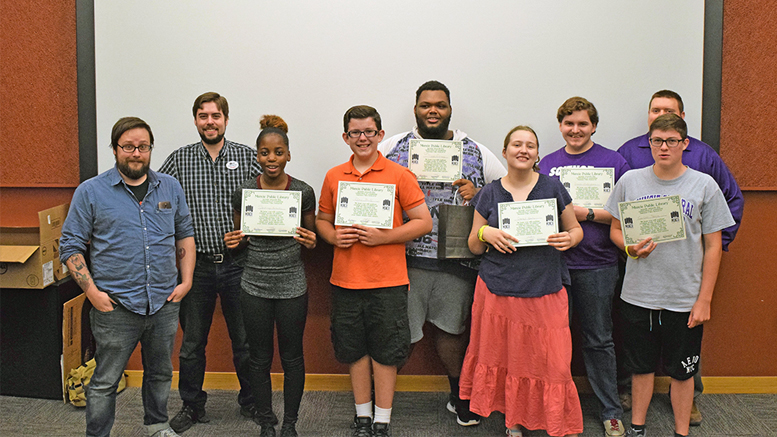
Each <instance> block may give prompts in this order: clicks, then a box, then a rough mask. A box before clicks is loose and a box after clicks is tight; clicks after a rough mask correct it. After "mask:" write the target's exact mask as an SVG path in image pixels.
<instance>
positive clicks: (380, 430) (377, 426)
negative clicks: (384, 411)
mask: <svg viewBox="0 0 777 437" xmlns="http://www.w3.org/2000/svg"><path fill="white" fill-rule="evenodd" d="M372 435H373V436H374V437H391V427H390V426H389V424H388V423H383V422H375V423H373V424H372Z"/></svg>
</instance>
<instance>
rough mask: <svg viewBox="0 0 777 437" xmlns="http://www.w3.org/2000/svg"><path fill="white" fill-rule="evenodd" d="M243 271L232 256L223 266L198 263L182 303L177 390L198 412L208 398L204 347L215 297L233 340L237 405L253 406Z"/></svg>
mask: <svg viewBox="0 0 777 437" xmlns="http://www.w3.org/2000/svg"><path fill="white" fill-rule="evenodd" d="M242 275H243V268H242V267H240V266H238V265H237V264H235V262H234V260H233V259H232V257H230V256H225V257H224V262H223V263H220V264H216V263H213V262H211V261H207V260H204V259H203V260H200V259H198V260H197V264H196V265H195V268H194V279H193V281H192V288H191V290H190V291H189V294H187V295H186V297H184V298H183V300H182V301H181V329H182V330H183V343H181V352H180V355H179V375H178V390H179V392H180V395H181V400H183V402H184V404H185V405H189V406H191V407H193V408H195V409H196V410H198V411H199V410H202V409H203V408H205V402H206V401H207V399H208V394H207V393H205V391H203V390H202V382H203V379H204V378H205V346H207V344H208V334H209V333H210V326H211V324H212V323H213V311H214V310H215V308H216V296H218V297H219V298H220V299H221V311H222V312H223V313H224V319H225V320H226V322H227V331H228V332H229V338H230V340H232V362H233V363H234V364H235V371H236V372H237V378H238V381H239V382H240V392H239V393H238V396H237V401H238V403H239V404H240V405H250V404H253V403H254V397H253V394H252V393H251V386H250V384H249V379H248V378H249V376H248V375H249V370H248V356H249V355H248V342H247V340H246V331H245V328H244V326H243V313H242V311H241V310H240V293H241V292H242V290H241V287H240V277H241V276H242Z"/></svg>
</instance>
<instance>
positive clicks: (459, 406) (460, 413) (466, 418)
mask: <svg viewBox="0 0 777 437" xmlns="http://www.w3.org/2000/svg"><path fill="white" fill-rule="evenodd" d="M445 407H446V408H447V409H448V411H450V412H451V413H453V414H455V415H456V423H458V424H459V425H461V426H476V425H480V419H481V417H480V416H479V415H477V414H475V413H473V412H472V411H470V410H469V401H468V400H464V399H455V398H454V397H453V395H451V397H450V398H449V400H448V405H446V406H445Z"/></svg>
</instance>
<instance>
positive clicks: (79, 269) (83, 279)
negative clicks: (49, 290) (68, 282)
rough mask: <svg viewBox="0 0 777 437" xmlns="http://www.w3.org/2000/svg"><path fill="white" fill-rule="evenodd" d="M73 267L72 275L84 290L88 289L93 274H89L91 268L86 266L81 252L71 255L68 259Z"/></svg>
mask: <svg viewBox="0 0 777 437" xmlns="http://www.w3.org/2000/svg"><path fill="white" fill-rule="evenodd" d="M67 260H68V261H70V264H72V265H73V268H72V269H70V276H71V277H72V278H73V279H75V281H76V283H77V284H78V286H79V287H81V289H82V290H84V291H86V289H87V288H89V285H91V283H92V276H91V275H90V274H89V270H88V269H87V268H86V261H84V256H83V255H81V254H80V253H79V254H75V255H71V256H70V258H68V259H67Z"/></svg>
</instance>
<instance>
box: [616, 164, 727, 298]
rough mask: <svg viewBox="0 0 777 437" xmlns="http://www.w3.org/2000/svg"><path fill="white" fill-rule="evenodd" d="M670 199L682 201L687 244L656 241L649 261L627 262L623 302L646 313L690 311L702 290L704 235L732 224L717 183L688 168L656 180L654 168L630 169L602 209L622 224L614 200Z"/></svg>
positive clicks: (622, 294) (644, 259)
mask: <svg viewBox="0 0 777 437" xmlns="http://www.w3.org/2000/svg"><path fill="white" fill-rule="evenodd" d="M673 195H679V196H680V199H681V200H682V208H683V211H682V216H683V220H684V222H685V233H686V238H685V240H679V241H670V242H665V243H659V244H657V245H656V248H655V250H653V252H652V253H651V254H650V255H649V256H648V257H647V258H642V259H638V260H636V259H631V258H629V259H628V261H627V263H626V276H625V278H624V280H623V292H622V293H621V298H622V299H623V300H624V301H626V302H628V303H630V304H632V305H636V306H639V307H643V308H647V309H653V310H660V309H665V310H670V311H676V312H689V311H691V308H693V304H694V303H695V302H696V299H697V298H698V296H699V290H700V288H701V276H702V262H703V260H704V244H703V241H702V236H703V235H704V234H711V233H714V232H717V231H720V230H722V229H725V228H727V227H729V226H732V225H733V224H734V219H733V218H732V217H731V212H730V211H729V209H728V205H727V204H726V198H725V197H724V196H723V193H722V192H721V191H720V188H719V187H718V184H717V183H716V182H715V180H714V179H712V178H711V177H710V176H708V175H706V174H704V173H701V172H698V171H696V170H693V169H691V168H686V170H685V173H683V174H682V175H681V176H680V177H678V178H676V179H672V180H662V179H659V178H658V177H657V176H656V175H655V173H654V172H653V167H652V166H650V167H645V168H641V169H638V170H631V171H628V172H626V174H624V175H623V177H622V178H621V179H620V180H619V181H618V183H617V184H615V189H614V190H613V192H612V194H611V195H610V198H609V200H608V201H607V205H605V207H604V209H605V210H607V212H609V213H610V214H612V216H613V217H615V218H616V219H618V220H620V211H619V210H618V202H624V201H632V200H642V199H650V198H656V197H665V196H673Z"/></svg>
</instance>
